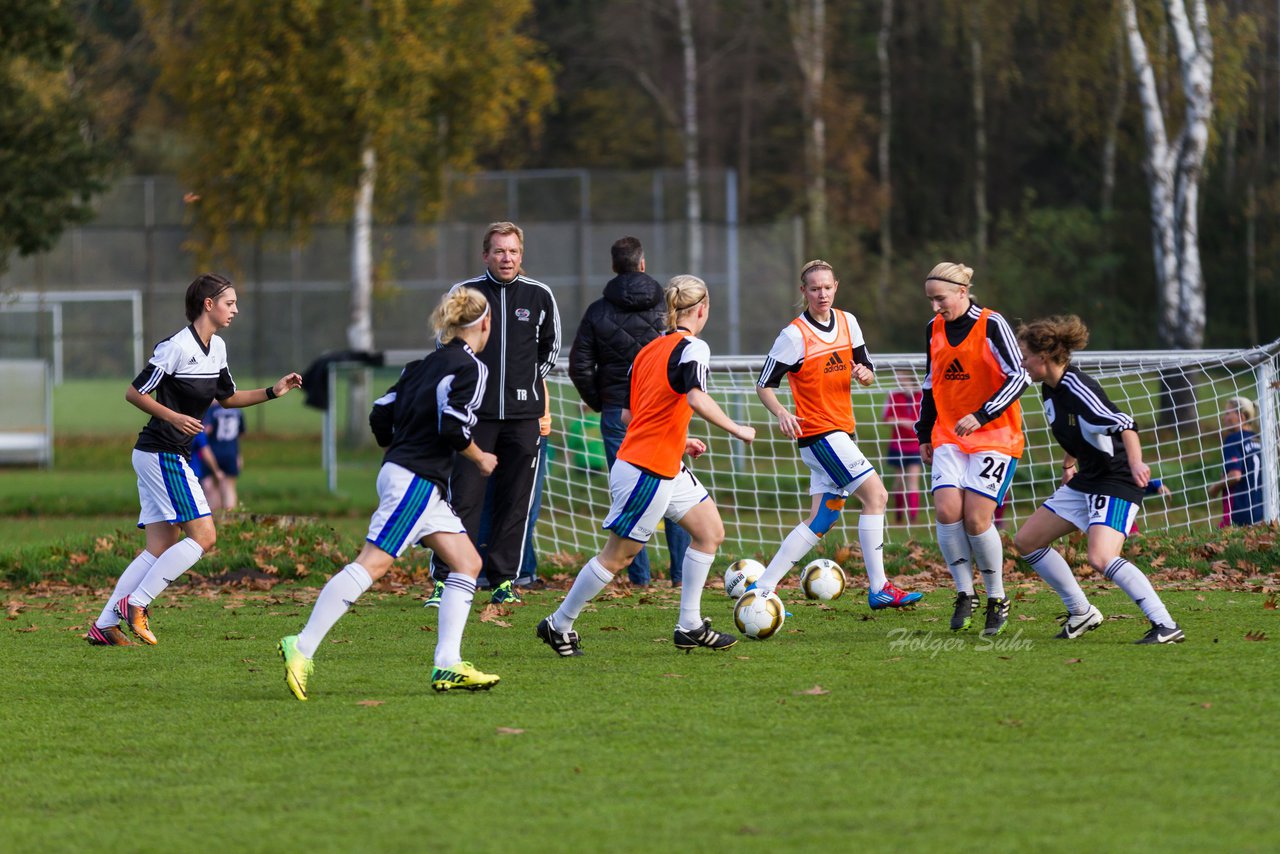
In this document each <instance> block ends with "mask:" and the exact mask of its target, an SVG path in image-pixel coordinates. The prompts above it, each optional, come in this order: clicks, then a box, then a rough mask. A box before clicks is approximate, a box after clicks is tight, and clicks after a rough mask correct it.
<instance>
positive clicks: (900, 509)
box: [883, 370, 924, 522]
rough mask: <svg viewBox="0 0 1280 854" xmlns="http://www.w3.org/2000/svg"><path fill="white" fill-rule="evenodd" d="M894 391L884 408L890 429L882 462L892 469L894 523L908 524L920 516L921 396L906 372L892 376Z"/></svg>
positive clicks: (917, 386) (901, 371)
mask: <svg viewBox="0 0 1280 854" xmlns="http://www.w3.org/2000/svg"><path fill="white" fill-rule="evenodd" d="M894 377H895V378H896V380H897V383H898V387H897V388H896V389H894V390H893V391H891V392H889V397H888V399H887V400H886V401H885V405H884V416H883V417H884V421H885V423H886V424H888V425H889V427H890V430H891V432H890V434H889V448H888V455H887V458H886V462H888V463H889V465H890V466H892V467H893V469H894V472H895V473H894V474H893V476H892V477H891V478H890V485H891V488H890V491H889V495H890V496H891V501H892V508H893V518H894V521H898V522H901V521H902V520H903V518H904V516H905V518H906V519H907V520H909V521H911V522H914V521H915V520H916V517H917V516H919V515H920V475H921V473H922V472H923V471H924V464H923V463H921V461H920V440H919V439H917V438H916V430H915V427H916V422H917V421H919V420H920V401H921V399H922V398H923V397H924V392H922V391H921V390H920V383H919V382H918V381H917V380H916V376H915V374H914V373H912V372H911V371H909V370H899V371H897V372H896V373H895V374H894Z"/></svg>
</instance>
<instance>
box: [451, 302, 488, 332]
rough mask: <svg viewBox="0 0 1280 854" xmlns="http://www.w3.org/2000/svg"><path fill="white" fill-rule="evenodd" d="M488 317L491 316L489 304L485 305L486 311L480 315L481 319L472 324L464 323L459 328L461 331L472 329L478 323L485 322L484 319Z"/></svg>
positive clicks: (478, 318)
mask: <svg viewBox="0 0 1280 854" xmlns="http://www.w3.org/2000/svg"><path fill="white" fill-rule="evenodd" d="M488 316H489V304H488V303H485V304H484V311H483V312H482V313H481V314H480V316H479V317H477V318H476V319H475V320H473V321H471V322H470V323H464V324H462V325H461V326H459V327H458V328H459V329H470V328H471V327H472V326H475V325H476V324H477V323H479V322H480V321H482V320H484V319H485V318H486V317H488Z"/></svg>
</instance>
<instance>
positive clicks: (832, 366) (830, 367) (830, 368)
mask: <svg viewBox="0 0 1280 854" xmlns="http://www.w3.org/2000/svg"><path fill="white" fill-rule="evenodd" d="M847 370H848V367H847V366H846V365H845V363H844V360H843V359H841V358H840V354H839V353H832V354H831V358H830V359H827V366H826V367H825V368H823V369H822V372H823V373H824V374H829V373H832V372H834V371H847Z"/></svg>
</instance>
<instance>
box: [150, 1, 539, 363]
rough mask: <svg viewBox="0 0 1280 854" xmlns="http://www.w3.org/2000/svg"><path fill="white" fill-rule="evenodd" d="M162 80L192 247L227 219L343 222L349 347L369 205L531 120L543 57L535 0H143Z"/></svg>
mask: <svg viewBox="0 0 1280 854" xmlns="http://www.w3.org/2000/svg"><path fill="white" fill-rule="evenodd" d="M146 11H147V25H148V28H149V30H150V31H151V32H152V33H153V34H154V37H155V40H156V42H157V45H158V46H159V49H160V52H161V56H162V65H163V72H162V73H163V78H162V79H163V84H164V86H165V87H166V89H167V90H168V91H169V92H171V93H172V94H173V95H174V96H175V99H176V100H177V101H178V103H179V104H180V105H181V106H182V107H183V108H184V110H185V117H184V124H185V130H186V135H187V137H188V139H189V140H190V142H191V144H192V147H193V154H192V156H191V158H190V160H189V161H188V163H187V167H186V169H185V170H184V172H185V176H184V177H185V178H186V180H187V181H188V182H189V183H190V185H191V188H192V190H193V191H194V192H195V193H196V194H198V195H199V196H200V197H201V202H200V204H199V205H198V207H197V214H196V215H197V226H198V228H199V234H200V249H201V250H202V252H203V253H204V254H205V255H207V256H212V257H225V256H228V255H230V253H231V249H232V247H231V237H232V235H233V233H235V231H236V230H237V229H245V230H248V231H249V232H250V233H251V234H254V235H260V234H262V233H264V232H266V231H269V230H275V229H286V230H288V231H289V233H290V237H291V239H292V240H293V241H295V242H296V243H299V244H301V243H302V242H304V241H305V240H306V239H307V237H308V236H309V234H308V232H309V227H310V226H312V225H315V224H319V223H325V222H333V221H335V220H346V221H348V222H350V223H351V224H352V229H351V233H352V253H351V268H352V269H351V285H352V304H351V320H350V324H349V326H348V341H347V344H348V346H349V347H351V348H352V349H359V350H370V349H373V347H374V346H375V340H374V335H373V328H372V306H371V300H372V294H373V284H374V281H373V273H372V271H373V269H374V253H373V246H372V235H373V225H374V220H375V215H376V213H377V211H378V210H389V209H393V207H394V206H396V205H403V203H404V202H405V201H406V196H407V194H408V193H409V192H410V191H412V192H413V194H414V200H415V201H416V202H417V203H418V205H419V206H420V208H421V209H422V210H423V212H424V213H426V212H429V211H430V210H431V207H432V206H433V204H434V203H435V202H436V201H438V198H439V188H440V187H441V181H440V180H439V176H440V174H441V172H442V171H443V170H445V169H456V170H467V169H469V168H472V167H473V166H474V164H475V162H476V159H477V157H478V156H480V155H481V154H482V153H483V152H485V151H487V150H495V149H496V148H497V147H498V145H499V144H500V143H501V142H502V141H503V140H505V139H507V138H508V137H510V136H511V135H513V134H514V132H516V131H518V130H522V129H524V128H525V127H532V128H536V127H537V125H538V123H539V121H540V117H541V115H542V112H543V110H544V109H545V108H546V107H547V105H548V103H549V101H550V96H551V85H550V79H551V75H550V70H549V68H548V67H547V65H546V64H545V62H544V61H543V60H542V59H541V58H540V55H539V48H538V46H537V44H536V43H535V42H533V41H532V40H531V39H530V38H528V37H527V36H525V35H524V34H523V32H522V28H523V26H524V25H525V23H526V21H527V18H528V17H529V15H530V13H531V11H532V3H531V0H473V2H468V3H457V2H451V0H363V2H362V3H351V2H349V0H279V2H274V3H268V4H262V3H258V2H255V0H204V2H201V3H199V4H195V3H174V2H172V0H147V2H146Z"/></svg>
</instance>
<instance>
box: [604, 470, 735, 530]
mask: <svg viewBox="0 0 1280 854" xmlns="http://www.w3.org/2000/svg"><path fill="white" fill-rule="evenodd" d="M609 494H610V495H611V496H613V503H612V504H611V505H610V506H609V515H608V516H606V517H605V520H604V524H602V525H601V526H600V527H602V528H604V529H606V530H609V531H613V532H614V533H615V534H617V535H618V536H619V537H626V538H627V539H628V540H635V541H636V542H637V543H647V542H649V538H650V537H652V536H653V532H654V530H655V529H656V528H657V527H658V520H659V519H662V518H663V517H665V518H667V519H669V520H671V521H672V522H679V521H680V520H681V519H683V518H684V514H686V513H688V512H689V511H690V510H692V509H693V508H694V506H695V505H697V504H700V503H702V502H703V501H706V500H707V499H708V498H710V497H711V496H710V495H709V494H707V490H706V487H704V486H703V485H702V484H700V483H698V479H697V478H696V477H694V476H693V472H691V471H689V469H687V468H685V466H684V463H681V464H680V473H679V474H677V475H676V476H675V477H673V478H671V479H670V480H668V479H667V478H664V477H658V476H657V475H653V474H649V473H648V472H645V471H641V470H640V469H638V468H636V467H635V466H633V465H631V463H629V462H627V461H626V460H616V461H615V462H614V464H613V468H611V469H610V470H609Z"/></svg>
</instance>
